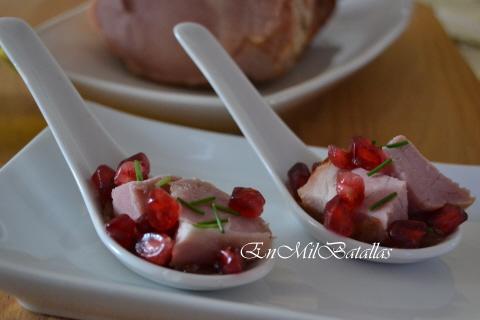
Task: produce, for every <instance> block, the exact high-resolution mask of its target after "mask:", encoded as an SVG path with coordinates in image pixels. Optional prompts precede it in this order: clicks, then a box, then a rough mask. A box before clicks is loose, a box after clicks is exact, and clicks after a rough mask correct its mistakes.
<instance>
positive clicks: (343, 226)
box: [324, 195, 354, 237]
mask: <svg viewBox="0 0 480 320" xmlns="http://www.w3.org/2000/svg"><path fill="white" fill-rule="evenodd" d="M324 216H325V220H324V225H325V227H326V228H327V229H330V230H332V231H333V232H336V233H338V234H340V235H342V236H345V237H350V236H351V235H352V234H353V231H354V223H353V219H352V216H353V213H352V211H351V210H350V209H349V207H348V205H346V204H345V203H344V201H343V200H342V198H340V196H339V195H336V196H335V197H333V198H332V199H331V200H330V201H328V202H327V205H326V206H325V213H324Z"/></svg>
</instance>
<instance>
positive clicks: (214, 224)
mask: <svg viewBox="0 0 480 320" xmlns="http://www.w3.org/2000/svg"><path fill="white" fill-rule="evenodd" d="M227 222H228V219H219V220H218V221H217V220H208V221H202V222H197V223H195V224H194V225H193V226H194V227H195V228H199V229H219V228H220V227H219V226H220V225H221V226H222V227H221V228H222V229H221V230H223V224H224V223H227Z"/></svg>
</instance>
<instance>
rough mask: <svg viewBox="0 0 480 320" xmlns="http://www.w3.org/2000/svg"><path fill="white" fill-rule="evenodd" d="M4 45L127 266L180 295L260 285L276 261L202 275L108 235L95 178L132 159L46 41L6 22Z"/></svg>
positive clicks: (0, 31)
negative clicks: (162, 262) (155, 260)
mask: <svg viewBox="0 0 480 320" xmlns="http://www.w3.org/2000/svg"><path fill="white" fill-rule="evenodd" d="M0 45H1V46H2V47H3V49H4V51H5V53H6V54H7V56H8V57H9V59H10V61H12V63H13V64H14V66H15V68H16V70H17V71H18V73H19V74H20V76H21V77H22V79H23V80H24V82H25V84H26V85H27V87H28V89H29V90H30V93H31V94H32V96H33V98H34V99H35V102H36V103H37V105H38V107H39V109H40V111H41V112H42V114H43V116H44V118H45V120H46V121H47V124H48V126H49V128H50V130H51V132H52V134H53V136H54V138H55V141H56V142H57V144H58V146H59V147H60V150H61V152H62V154H63V156H64V157H65V160H66V161H67V164H68V166H69V168H70V170H71V172H72V174H73V177H74V178H75V181H76V183H77V185H78V187H79V190H80V193H81V195H82V197H83V200H84V202H85V205H86V207H87V210H88V213H89V216H90V218H91V220H92V222H93V225H94V227H95V231H96V233H97V234H98V236H99V237H100V239H101V241H102V242H103V244H104V245H105V246H106V247H107V248H108V249H109V250H110V251H111V252H112V253H113V254H114V255H115V257H117V258H118V260H120V261H121V262H122V263H123V264H124V265H125V266H127V267H128V268H129V269H131V270H132V271H134V272H136V273H137V274H139V275H141V276H143V277H145V278H148V279H150V280H153V281H155V282H158V283H161V284H164V285H168V286H171V287H175V288H179V289H188V290H218V289H224V288H231V287H236V286H240V285H243V284H247V283H250V282H253V281H256V280H258V279H260V278H262V277H263V276H265V275H266V274H268V273H269V272H270V270H271V269H272V268H273V264H274V261H273V260H271V259H264V260H260V261H258V262H257V263H256V264H253V265H252V267H251V268H250V269H249V270H246V271H244V272H242V273H239V274H234V275H199V274H192V273H185V272H180V271H176V270H173V269H169V268H165V267H160V266H157V265H154V264H151V263H149V262H147V261H145V260H142V259H140V258H138V257H137V256H135V255H133V254H132V253H130V252H128V251H127V250H125V249H124V248H123V247H122V246H120V245H119V244H118V243H117V242H116V241H114V240H113V239H112V238H111V237H110V236H109V235H108V234H107V232H106V230H105V225H104V220H103V217H102V212H101V209H100V206H99V203H98V201H97V199H96V196H95V194H94V192H93V190H92V189H93V188H92V187H91V185H90V176H91V174H92V172H94V170H95V169H96V168H97V166H98V165H99V164H102V163H106V164H113V163H118V162H119V161H120V160H122V159H124V158H126V154H125V152H124V151H123V150H122V149H121V148H120V146H118V145H117V144H116V143H115V141H114V140H113V139H112V138H111V136H110V135H109V133H108V132H107V131H106V130H105V128H104V127H103V126H102V125H101V123H100V122H99V121H98V120H97V119H96V118H95V116H94V115H93V114H92V113H91V112H90V110H89V109H88V108H87V107H86V106H85V104H84V102H83V100H82V98H81V97H80V95H79V93H78V92H77V91H76V89H75V88H74V87H73V85H72V83H71V82H70V80H69V79H68V78H67V77H66V75H65V74H64V73H63V71H62V69H61V68H60V67H59V65H58V64H57V63H56V61H55V60H54V58H53V57H52V55H51V54H50V53H49V52H48V50H47V49H46V47H45V46H44V45H43V44H42V42H41V40H40V39H39V38H38V36H37V35H36V33H35V31H33V30H32V29H31V28H30V27H29V26H28V25H27V24H26V23H25V22H23V21H22V20H20V19H16V18H0Z"/></svg>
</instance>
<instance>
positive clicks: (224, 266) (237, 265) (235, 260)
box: [219, 247, 243, 274]
mask: <svg viewBox="0 0 480 320" xmlns="http://www.w3.org/2000/svg"><path fill="white" fill-rule="evenodd" d="M219 260H220V261H219V266H220V271H221V272H222V273H224V274H232V273H239V272H242V271H243V263H242V257H241V256H240V252H239V250H238V249H233V248H232V247H228V248H225V249H223V250H220V259H219Z"/></svg>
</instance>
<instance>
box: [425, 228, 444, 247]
mask: <svg viewBox="0 0 480 320" xmlns="http://www.w3.org/2000/svg"><path fill="white" fill-rule="evenodd" d="M444 239H445V237H443V236H441V235H439V234H438V233H436V232H435V231H433V229H431V228H430V229H428V228H427V234H426V235H425V237H423V239H422V243H421V245H420V246H421V247H422V248H424V247H431V246H434V245H436V244H439V243H440V242H442V241H443V240H444Z"/></svg>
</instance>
